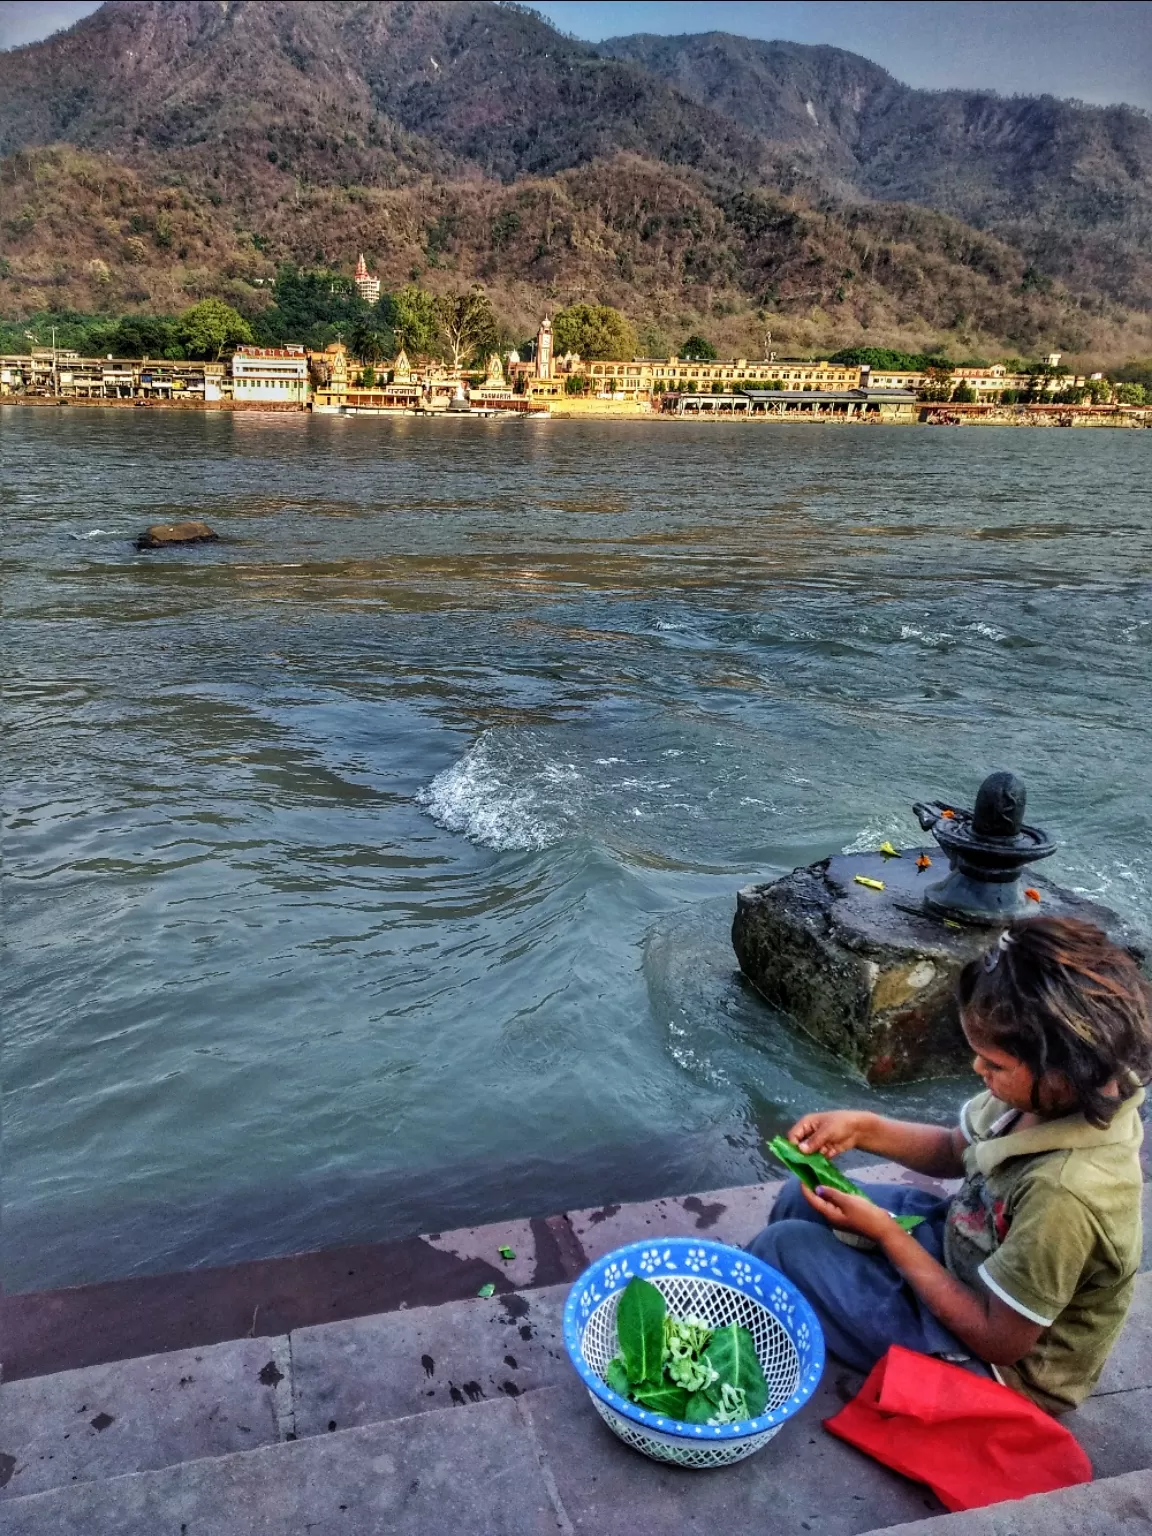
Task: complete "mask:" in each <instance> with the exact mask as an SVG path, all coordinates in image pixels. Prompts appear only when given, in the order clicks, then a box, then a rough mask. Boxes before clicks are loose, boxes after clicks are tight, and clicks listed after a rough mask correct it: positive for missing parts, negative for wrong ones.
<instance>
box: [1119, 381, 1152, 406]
mask: <svg viewBox="0 0 1152 1536" xmlns="http://www.w3.org/2000/svg"><path fill="white" fill-rule="evenodd" d="M1147 401H1148V391H1147V390H1146V389H1145V387H1144V385H1143V384H1117V386H1116V403H1117V405H1146V404H1147Z"/></svg>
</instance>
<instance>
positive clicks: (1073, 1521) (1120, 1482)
mask: <svg viewBox="0 0 1152 1536" xmlns="http://www.w3.org/2000/svg"><path fill="white" fill-rule="evenodd" d="M1149 1532H1152V1472H1129V1473H1128V1474H1127V1475H1126V1476H1124V1477H1110V1478H1105V1479H1104V1481H1103V1482H1096V1483H1088V1484H1086V1485H1084V1486H1083V1487H1079V1488H1063V1489H1061V1490H1060V1492H1059V1493H1043V1494H1038V1495H1037V1496H1036V1497H1035V1498H1031V1499H1018V1500H1016V1502H1014V1503H1012V1504H993V1505H990V1506H989V1507H988V1508H987V1509H972V1510H968V1511H967V1512H966V1513H964V1514H958V1515H938V1516H936V1518H934V1519H931V1520H915V1521H913V1522H912V1524H910V1525H896V1526H885V1527H884V1529H883V1530H876V1531H870V1532H869V1533H868V1536H1148V1533H1149Z"/></svg>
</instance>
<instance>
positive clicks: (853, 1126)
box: [788, 1109, 872, 1157]
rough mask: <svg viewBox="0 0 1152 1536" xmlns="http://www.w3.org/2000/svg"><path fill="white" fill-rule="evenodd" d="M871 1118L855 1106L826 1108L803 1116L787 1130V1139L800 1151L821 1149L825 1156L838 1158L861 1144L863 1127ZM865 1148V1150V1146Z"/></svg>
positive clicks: (818, 1150) (817, 1150)
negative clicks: (818, 1112) (842, 1153)
mask: <svg viewBox="0 0 1152 1536" xmlns="http://www.w3.org/2000/svg"><path fill="white" fill-rule="evenodd" d="M871 1118H872V1117H871V1116H870V1115H868V1114H867V1113H863V1112H861V1111H860V1110H855V1109H829V1110H824V1111H823V1112H821V1113H820V1114H816V1115H805V1116H804V1117H803V1119H801V1120H797V1122H796V1124H795V1125H794V1126H793V1127H792V1129H791V1130H790V1131H789V1132H788V1140H789V1141H790V1142H792V1144H793V1145H794V1146H797V1147H799V1148H800V1150H801V1152H823V1154H824V1156H825V1157H839V1155H840V1153H841V1152H851V1150H852V1148H853V1147H859V1146H861V1145H862V1144H863V1143H862V1141H861V1137H862V1136H863V1134H864V1128H865V1126H866V1124H867V1122H868V1121H869V1120H870V1119H871ZM865 1150H867V1149H865Z"/></svg>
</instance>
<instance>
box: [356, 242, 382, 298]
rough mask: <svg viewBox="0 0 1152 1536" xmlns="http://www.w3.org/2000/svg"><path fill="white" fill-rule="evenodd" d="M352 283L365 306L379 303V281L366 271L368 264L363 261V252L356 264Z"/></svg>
mask: <svg viewBox="0 0 1152 1536" xmlns="http://www.w3.org/2000/svg"><path fill="white" fill-rule="evenodd" d="M352 281H353V282H354V283H355V284H356V292H357V293H358V294H359V295H360V297H361V298H362V299H363V300H364V302H365V304H377V303H379V301H380V279H379V278H378V277H373V276H372V274H371V273H370V272H369V271H368V263H367V262H366V261H365V260H364V252H363V251H361V252H360V260H359V261H358V262H357V263H356V273H355V276H354V277H353V279H352Z"/></svg>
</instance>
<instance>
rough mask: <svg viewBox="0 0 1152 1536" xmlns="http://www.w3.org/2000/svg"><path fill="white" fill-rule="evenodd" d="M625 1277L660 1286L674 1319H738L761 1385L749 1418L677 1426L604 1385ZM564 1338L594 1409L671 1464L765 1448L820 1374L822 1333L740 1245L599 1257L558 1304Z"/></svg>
mask: <svg viewBox="0 0 1152 1536" xmlns="http://www.w3.org/2000/svg"><path fill="white" fill-rule="evenodd" d="M633 1275H639V1276H640V1277H641V1278H642V1279H644V1280H650V1281H651V1282H652V1284H653V1285H655V1286H658V1287H659V1289H660V1290H661V1291H663V1293H664V1297H665V1300H666V1301H667V1303H668V1310H669V1312H670V1313H671V1314H672V1315H673V1316H674V1317H698V1318H700V1319H701V1320H702V1321H704V1322H706V1323H707V1324H708V1325H709V1326H710V1327H713V1328H719V1327H723V1326H724V1325H725V1324H726V1323H742V1324H743V1325H744V1327H745V1328H747V1329H748V1331H749V1332H750V1333H751V1335H752V1340H753V1343H754V1344H755V1346H756V1353H757V1355H758V1356H759V1358H760V1364H761V1365H762V1366H763V1367H764V1375H765V1378H766V1380H767V1382H768V1402H767V1405H766V1407H765V1411H764V1412H763V1413H762V1414H761V1415H760V1417H759V1418H756V1419H749V1420H747V1421H745V1422H743V1423H739V1424H720V1425H713V1424H683V1423H681V1422H680V1421H679V1420H677V1419H669V1418H665V1417H663V1416H662V1415H660V1414H657V1413H653V1412H652V1411H651V1410H650V1409H648V1408H641V1407H640V1406H639V1404H637V1403H633V1402H629V1401H628V1400H627V1399H625V1398H622V1397H620V1396H619V1394H618V1393H616V1392H613V1391H612V1389H611V1387H609V1386H608V1384H607V1382H606V1381H605V1380H604V1372H605V1370H606V1369H607V1366H608V1362H609V1361H610V1360H611V1359H612V1358H613V1356H615V1355H616V1354H617V1352H618V1344H617V1338H616V1307H617V1304H618V1302H619V1300H620V1292H621V1291H622V1290H623V1289H624V1287H625V1286H626V1285H627V1284H628V1282H629V1280H630V1279H631V1278H632V1276H633ZM564 1343H565V1345H566V1347H567V1349H568V1354H569V1356H570V1358H571V1360H572V1364H573V1365H574V1366H575V1367H576V1369H577V1371H578V1372H579V1373H580V1376H581V1377H582V1378H583V1381H584V1384H585V1386H586V1387H587V1388H588V1392H589V1395H590V1396H591V1398H592V1402H593V1403H594V1404H595V1407H596V1410H597V1412H598V1413H599V1414H600V1416H601V1418H603V1419H604V1421H605V1422H606V1423H607V1424H608V1426H609V1427H610V1428H611V1429H612V1430H614V1431H615V1433H616V1434H617V1435H619V1436H620V1438H621V1440H623V1441H624V1442H625V1443H626V1444H627V1445H631V1446H633V1447H634V1448H635V1449H636V1450H638V1451H643V1452H644V1454H645V1455H646V1456H651V1457H653V1458H654V1459H655V1460H656V1461H671V1462H675V1464H676V1465H677V1466H681V1467H697V1468H702V1467H722V1466H726V1465H727V1464H728V1463H729V1462H733V1461H741V1460H742V1459H743V1458H744V1457H745V1456H751V1454H752V1452H753V1451H758V1450H759V1449H760V1448H761V1446H764V1445H767V1443H768V1441H769V1440H771V1438H772V1436H773V1435H775V1434H777V1433H778V1431H779V1430H780V1427H781V1426H782V1425H783V1424H784V1422H785V1421H786V1420H787V1419H789V1418H791V1417H792V1415H793V1414H794V1413H795V1412H796V1411H797V1410H798V1409H799V1408H801V1407H802V1406H803V1404H804V1403H805V1402H807V1400H808V1399H809V1398H810V1397H811V1395H812V1393H813V1392H814V1391H815V1390H816V1387H817V1385H818V1384H819V1381H820V1377H821V1375H822V1374H823V1371H824V1335H823V1334H822V1333H821V1331H820V1324H819V1323H818V1322H817V1320H816V1316H815V1313H814V1312H813V1311H812V1308H811V1307H810V1306H809V1305H808V1303H807V1301H806V1300H805V1299H804V1297H803V1296H802V1295H801V1294H800V1292H799V1291H798V1290H797V1289H796V1287H795V1286H794V1285H793V1284H792V1283H791V1281H790V1280H788V1279H786V1278H785V1276H784V1275H782V1274H781V1273H780V1272H779V1270H776V1269H773V1268H772V1267H771V1265H769V1264H765V1263H764V1262H763V1261H762V1260H760V1259H758V1258H756V1257H755V1256H754V1255H753V1254H750V1253H745V1252H744V1251H743V1250H742V1249H740V1248H728V1247H726V1246H725V1245H724V1244H722V1243H708V1242H701V1241H694V1240H693V1239H691V1238H686V1237H674V1238H668V1239H666V1240H665V1241H664V1242H662V1243H652V1242H648V1243H631V1244H630V1245H629V1246H628V1247H627V1248H617V1249H616V1250H615V1251H614V1252H613V1253H608V1254H605V1255H604V1257H603V1258H602V1259H597V1261H596V1262H595V1263H594V1264H593V1265H591V1267H590V1268H588V1269H586V1270H585V1271H584V1273H583V1274H582V1275H581V1276H580V1278H579V1280H577V1281H576V1284H575V1285H574V1286H573V1287H572V1290H571V1292H570V1293H569V1296H568V1303H567V1306H566V1307H565V1309H564Z"/></svg>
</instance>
